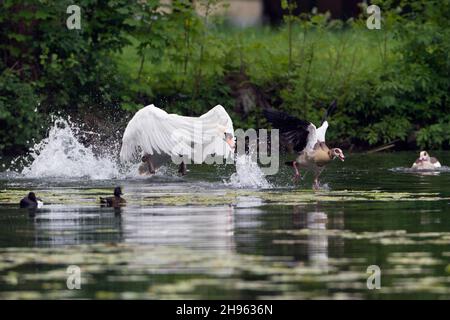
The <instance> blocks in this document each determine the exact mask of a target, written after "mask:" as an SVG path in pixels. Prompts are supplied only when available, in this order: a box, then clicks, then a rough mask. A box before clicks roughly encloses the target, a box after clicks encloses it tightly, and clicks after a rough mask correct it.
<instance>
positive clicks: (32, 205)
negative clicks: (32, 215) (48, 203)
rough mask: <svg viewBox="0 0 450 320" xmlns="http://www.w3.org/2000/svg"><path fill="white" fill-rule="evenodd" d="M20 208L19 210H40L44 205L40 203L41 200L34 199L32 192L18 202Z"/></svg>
mask: <svg viewBox="0 0 450 320" xmlns="http://www.w3.org/2000/svg"><path fill="white" fill-rule="evenodd" d="M19 205H20V207H21V208H27V209H37V208H42V207H43V205H44V202H42V200H41V199H39V198H37V197H36V194H35V193H34V192H30V193H28V195H27V196H26V197H24V198H23V199H22V200H20V204H19Z"/></svg>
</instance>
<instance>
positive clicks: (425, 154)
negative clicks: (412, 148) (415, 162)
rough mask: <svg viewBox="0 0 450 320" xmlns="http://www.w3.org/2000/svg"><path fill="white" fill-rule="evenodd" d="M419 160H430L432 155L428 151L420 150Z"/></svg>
mask: <svg viewBox="0 0 450 320" xmlns="http://www.w3.org/2000/svg"><path fill="white" fill-rule="evenodd" d="M419 160H420V161H429V160H430V155H429V154H428V152H426V151H420V154H419Z"/></svg>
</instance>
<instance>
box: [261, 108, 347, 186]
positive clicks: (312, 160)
mask: <svg viewBox="0 0 450 320" xmlns="http://www.w3.org/2000/svg"><path fill="white" fill-rule="evenodd" d="M335 108H336V102H333V103H332V104H331V105H330V107H329V108H328V110H327V112H326V114H325V115H324V118H323V120H322V125H321V126H320V127H319V128H316V126H315V125H314V124H313V123H311V122H309V121H305V120H301V119H298V118H295V117H293V116H290V115H288V114H285V113H283V112H280V111H276V110H265V111H264V114H265V116H266V118H267V120H268V121H269V122H270V123H271V124H272V126H273V127H274V128H277V129H279V130H280V134H281V138H282V139H283V140H284V141H285V142H286V143H287V144H288V145H289V146H290V148H292V149H293V150H295V152H297V158H296V159H295V160H294V161H290V162H286V164H287V165H289V166H292V167H293V168H294V171H295V176H294V179H295V180H298V179H299V178H300V177H301V175H300V171H299V169H300V168H302V169H306V170H309V171H312V172H313V173H314V184H313V189H319V187H320V184H319V176H320V174H321V173H322V171H323V169H324V168H325V166H326V165H327V164H328V163H329V162H330V161H332V160H334V159H336V158H338V159H340V160H341V161H344V160H345V156H344V153H343V152H342V150H341V149H339V148H332V149H330V148H329V147H328V146H327V145H326V143H325V133H326V131H327V128H328V121H327V118H328V116H329V115H330V114H331V112H333V110H334V109H335Z"/></svg>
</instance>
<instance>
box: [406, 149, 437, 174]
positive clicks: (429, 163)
mask: <svg viewBox="0 0 450 320" xmlns="http://www.w3.org/2000/svg"><path fill="white" fill-rule="evenodd" d="M440 167H441V164H440V163H439V161H438V159H436V158H434V157H430V155H429V154H428V152H426V151H420V154H419V158H418V159H417V160H416V161H415V162H414V163H413V165H412V167H411V168H412V169H416V170H433V169H436V168H440Z"/></svg>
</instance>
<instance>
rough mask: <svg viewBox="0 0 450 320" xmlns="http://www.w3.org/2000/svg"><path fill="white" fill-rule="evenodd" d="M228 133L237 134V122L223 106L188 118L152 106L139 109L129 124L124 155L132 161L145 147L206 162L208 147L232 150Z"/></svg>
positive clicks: (216, 150) (223, 153)
mask: <svg viewBox="0 0 450 320" xmlns="http://www.w3.org/2000/svg"><path fill="white" fill-rule="evenodd" d="M222 127H223V128H224V129H223V128H222ZM228 131H231V132H228ZM225 132H226V133H231V134H232V135H233V136H234V130H233V124H232V122H231V119H230V117H229V116H228V114H227V113H226V111H225V109H223V107H222V106H217V107H215V108H213V109H211V110H210V111H209V112H208V113H205V114H204V115H202V116H201V117H184V116H180V115H176V114H168V113H167V112H165V111H164V110H161V109H159V108H157V107H155V106H154V105H150V106H147V107H145V108H143V109H141V110H139V111H138V112H136V114H135V115H134V117H133V118H132V119H131V121H130V122H129V123H128V125H127V128H126V129H125V133H124V135H123V138H122V149H121V151H120V158H121V160H122V161H129V160H131V159H132V158H133V156H134V155H135V154H136V153H137V152H139V150H141V151H142V152H144V153H148V154H151V155H152V154H155V153H158V154H168V155H174V156H176V155H179V156H187V157H188V158H189V159H194V160H195V161H196V162H197V161H204V159H205V157H206V156H207V153H205V150H206V149H207V148H209V149H210V150H214V153H216V155H220V156H226V155H228V154H229V153H230V152H231V149H230V147H229V146H228V144H226V142H225V140H224V134H225ZM211 144H212V146H211V147H210V145H211ZM225 146H226V147H227V148H228V149H227V148H226V147H225ZM206 151H208V150H206Z"/></svg>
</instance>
